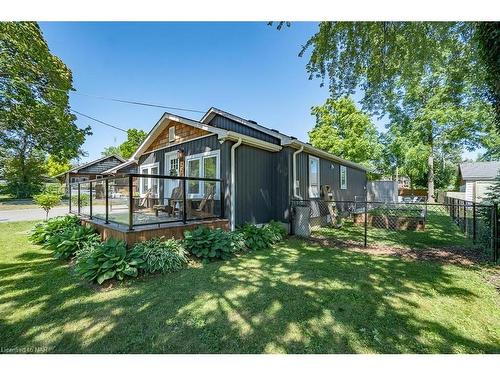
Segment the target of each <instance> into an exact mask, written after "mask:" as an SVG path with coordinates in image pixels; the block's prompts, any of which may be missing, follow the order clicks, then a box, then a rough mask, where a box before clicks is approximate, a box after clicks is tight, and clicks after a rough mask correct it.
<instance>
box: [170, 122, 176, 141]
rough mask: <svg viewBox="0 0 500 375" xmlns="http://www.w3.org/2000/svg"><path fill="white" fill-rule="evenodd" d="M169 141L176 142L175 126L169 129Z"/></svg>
mask: <svg viewBox="0 0 500 375" xmlns="http://www.w3.org/2000/svg"><path fill="white" fill-rule="evenodd" d="M168 141H169V142H174V141H175V125H172V126H171V127H170V128H168Z"/></svg>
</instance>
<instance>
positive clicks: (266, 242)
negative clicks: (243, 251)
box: [238, 224, 275, 250]
mask: <svg viewBox="0 0 500 375" xmlns="http://www.w3.org/2000/svg"><path fill="white" fill-rule="evenodd" d="M238 231H239V232H240V233H241V234H242V235H243V238H244V239H245V246H246V247H247V248H248V250H263V249H267V248H269V247H270V246H271V245H272V244H273V243H274V242H275V241H274V238H275V237H274V234H273V232H272V231H271V230H270V229H269V228H267V227H265V226H262V227H258V226H256V225H253V224H245V225H244V226H243V227H241V228H240V229H239V230H238Z"/></svg>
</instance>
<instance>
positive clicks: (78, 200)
mask: <svg viewBox="0 0 500 375" xmlns="http://www.w3.org/2000/svg"><path fill="white" fill-rule="evenodd" d="M76 197H77V202H78V210H77V212H78V216H80V202H81V201H80V199H81V197H80V183H78V193H77V196H76Z"/></svg>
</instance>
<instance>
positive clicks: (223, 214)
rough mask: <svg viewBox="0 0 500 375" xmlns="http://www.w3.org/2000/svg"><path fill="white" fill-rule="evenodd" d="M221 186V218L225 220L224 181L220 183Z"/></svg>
mask: <svg viewBox="0 0 500 375" xmlns="http://www.w3.org/2000/svg"><path fill="white" fill-rule="evenodd" d="M219 184H220V218H221V219H224V216H225V212H224V203H225V202H224V197H225V194H224V183H223V182H222V180H221V181H220V182H219Z"/></svg>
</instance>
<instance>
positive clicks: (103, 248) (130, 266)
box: [76, 238, 143, 284]
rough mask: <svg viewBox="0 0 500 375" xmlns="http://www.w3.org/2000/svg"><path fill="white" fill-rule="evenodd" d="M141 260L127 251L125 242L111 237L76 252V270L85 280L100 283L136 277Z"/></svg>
mask: <svg viewBox="0 0 500 375" xmlns="http://www.w3.org/2000/svg"><path fill="white" fill-rule="evenodd" d="M142 263H143V260H142V259H141V258H140V257H139V256H138V255H137V254H133V253H132V252H130V253H127V247H126V245H125V242H123V241H118V240H115V239H113V238H111V239H109V240H107V241H106V242H102V243H96V244H93V245H92V246H91V247H90V248H84V249H82V250H81V251H79V252H78V253H77V258H76V272H77V273H78V274H79V275H80V276H81V277H83V278H84V279H85V280H87V281H90V282H95V281H97V283H99V284H102V283H103V282H104V281H106V280H109V279H113V278H115V279H118V280H123V279H124V278H125V277H126V276H130V277H137V274H138V267H141V266H142Z"/></svg>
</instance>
